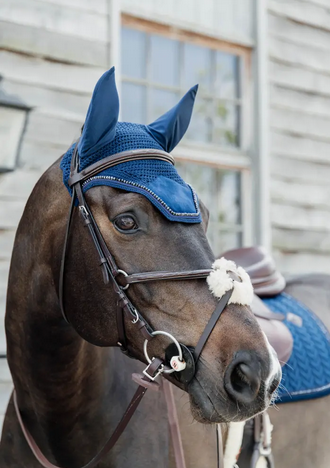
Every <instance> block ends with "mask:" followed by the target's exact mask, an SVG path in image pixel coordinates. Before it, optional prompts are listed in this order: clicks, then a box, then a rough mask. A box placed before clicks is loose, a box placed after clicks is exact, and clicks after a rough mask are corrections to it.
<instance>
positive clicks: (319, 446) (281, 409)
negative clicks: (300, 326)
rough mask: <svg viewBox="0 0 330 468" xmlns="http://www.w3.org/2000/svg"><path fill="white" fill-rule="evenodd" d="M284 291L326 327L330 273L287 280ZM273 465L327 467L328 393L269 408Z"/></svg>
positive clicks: (329, 435) (329, 455)
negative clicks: (323, 395) (271, 426)
mask: <svg viewBox="0 0 330 468" xmlns="http://www.w3.org/2000/svg"><path fill="white" fill-rule="evenodd" d="M285 292H287V293H288V294H290V295H291V296H293V297H295V298H296V299H298V300H299V301H300V302H302V303H303V304H305V305H306V306H307V307H308V308H309V309H310V310H312V311H313V312H314V313H315V314H316V315H317V316H318V317H319V318H320V319H321V320H322V322H323V323H324V325H325V326H326V328H327V329H328V330H330V276H329V275H325V274H306V275H302V276H298V277H294V278H291V279H289V280H287V286H286V289H285ZM269 414H270V417H271V421H272V424H273V425H274V429H273V443H272V445H273V453H274V459H275V463H276V467H280V468H296V467H297V468H298V467H299V468H311V467H317V468H328V467H329V465H330V445H329V440H330V396H326V397H323V398H318V399H315V400H308V401H299V402H296V403H285V404H283V405H279V406H278V408H276V409H275V408H273V409H271V410H270V411H269Z"/></svg>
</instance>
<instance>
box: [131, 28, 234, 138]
mask: <svg viewBox="0 0 330 468" xmlns="http://www.w3.org/2000/svg"><path fill="white" fill-rule="evenodd" d="M122 51H123V54H122V95H123V100H122V114H123V116H125V118H126V119H127V120H131V121H135V122H139V123H147V122H152V121H153V120H155V119H156V118H157V117H159V116H160V115H162V114H163V113H164V112H166V110H168V109H169V107H170V106H171V105H174V104H175V103H176V102H177V101H178V99H179V98H180V97H181V96H182V95H183V94H184V93H185V92H186V91H187V90H188V89H189V88H190V87H191V86H193V85H195V84H197V83H198V84H199V90H198V100H197V101H196V106H195V109H194V116H193V119H192V122H191V124H190V127H189V131H188V133H187V139H189V140H192V141H200V142H203V143H213V144H215V145H221V146H228V147H239V146H240V137H239V127H240V125H239V121H240V106H241V101H240V85H239V62H240V58H239V56H237V55H234V54H229V53H226V52H222V51H219V50H215V49H210V48H207V47H203V46H200V45H196V44H191V43H188V42H183V41H179V40H174V39H169V38H167V37H163V36H160V35H157V34H147V33H146V32H143V31H139V30H136V29H131V28H125V27H124V28H123V29H122ZM132 102H135V105H134V106H132Z"/></svg>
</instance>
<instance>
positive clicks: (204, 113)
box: [187, 94, 213, 143]
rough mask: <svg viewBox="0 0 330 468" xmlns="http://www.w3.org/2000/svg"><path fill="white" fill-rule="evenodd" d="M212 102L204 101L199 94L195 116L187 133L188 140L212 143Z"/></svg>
mask: <svg viewBox="0 0 330 468" xmlns="http://www.w3.org/2000/svg"><path fill="white" fill-rule="evenodd" d="M212 113H213V108H212V101H211V100H209V99H202V98H201V97H199V96H198V94H197V99H196V102H195V106H194V111H193V115H192V118H191V122H190V125H189V128H188V131H187V138H188V139H189V140H191V141H200V142H202V143H210V142H211V141H212V120H213V116H212Z"/></svg>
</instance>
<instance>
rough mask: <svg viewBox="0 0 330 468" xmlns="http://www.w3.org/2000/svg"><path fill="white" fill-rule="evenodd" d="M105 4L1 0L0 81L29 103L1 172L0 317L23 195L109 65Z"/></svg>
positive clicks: (74, 129)
mask: <svg viewBox="0 0 330 468" xmlns="http://www.w3.org/2000/svg"><path fill="white" fill-rule="evenodd" d="M110 5H111V2H110V1H108V0H93V2H90V1H89V0H28V1H27V0H10V2H8V1H7V0H0V75H1V76H2V78H3V80H2V82H1V85H2V88H3V89H4V90H5V91H6V92H8V93H9V94H14V95H16V96H19V97H20V98H21V99H22V100H24V101H25V103H26V104H28V105H29V106H32V107H33V110H32V112H31V113H30V117H29V121H28V125H27V129H26V133H25V136H24V140H23V144H22V148H21V152H20V158H19V167H18V168H17V170H15V171H14V172H10V173H7V174H0V320H2V317H3V314H4V308H5V289H6V282H7V273H8V267H9V261H10V255H11V248H12V244H13V239H14V234H15V229H16V226H17V224H18V221H19V219H20V216H21V213H22V210H23V208H24V205H25V201H26V199H27V197H28V195H29V193H30V191H31V189H32V188H33V186H34V184H35V182H36V181H37V179H38V178H39V177H40V175H41V173H42V172H43V171H44V170H45V169H46V168H47V167H48V166H49V165H50V164H51V163H52V162H53V161H55V160H56V159H57V158H58V157H59V156H61V154H63V152H65V151H66V149H67V148H68V146H69V145H70V144H71V143H72V141H73V140H74V139H75V138H76V137H77V136H78V135H79V133H80V127H81V125H82V123H83V121H84V117H85V114H86V110H87V106H88V103H89V99H90V95H91V91H92V89H93V87H94V85H95V83H96V81H97V79H98V78H99V76H100V75H101V74H102V73H103V71H104V70H105V69H106V68H107V67H108V66H109V65H110V53H109V51H110V44H109V40H108V38H109V31H108V29H109V24H110V14H109V11H108V10H109V9H110ZM4 351H5V341H4V332H3V327H2V325H1V326H0V353H1V352H4Z"/></svg>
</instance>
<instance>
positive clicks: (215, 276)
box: [206, 257, 253, 306]
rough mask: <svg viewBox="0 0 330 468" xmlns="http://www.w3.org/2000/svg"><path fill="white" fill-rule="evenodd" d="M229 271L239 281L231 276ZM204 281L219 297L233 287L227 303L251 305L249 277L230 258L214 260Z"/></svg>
mask: <svg viewBox="0 0 330 468" xmlns="http://www.w3.org/2000/svg"><path fill="white" fill-rule="evenodd" d="M231 272H232V273H234V274H235V275H236V276H238V277H239V279H240V280H241V281H236V280H234V279H233V278H231V277H230V273H231ZM206 281H207V284H208V285H209V288H210V291H211V292H212V294H213V295H214V296H215V297H217V298H219V299H221V298H222V296H223V295H224V294H225V293H226V292H227V291H229V290H230V289H232V288H233V289H234V290H233V293H232V295H231V298H230V299H229V301H228V304H239V305H247V306H249V305H251V303H252V299H253V286H252V283H251V279H250V277H249V275H248V274H247V273H246V271H245V270H244V269H243V268H242V267H237V266H236V264H235V263H234V262H232V261H231V260H226V259H225V258H224V257H221V258H220V259H219V260H216V261H215V262H214V263H213V265H212V271H211V273H210V274H209V276H208V277H207V279H206Z"/></svg>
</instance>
